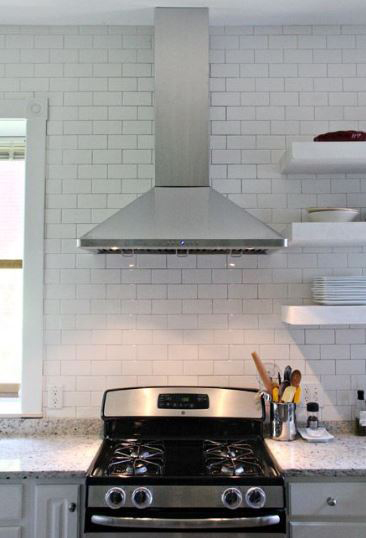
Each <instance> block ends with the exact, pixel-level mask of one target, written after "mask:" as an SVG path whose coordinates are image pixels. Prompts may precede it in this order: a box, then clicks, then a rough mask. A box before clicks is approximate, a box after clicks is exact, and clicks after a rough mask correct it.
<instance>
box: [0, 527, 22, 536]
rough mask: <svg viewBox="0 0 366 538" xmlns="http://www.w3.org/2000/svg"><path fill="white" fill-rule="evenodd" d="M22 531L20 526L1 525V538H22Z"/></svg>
mask: <svg viewBox="0 0 366 538" xmlns="http://www.w3.org/2000/svg"><path fill="white" fill-rule="evenodd" d="M21 532H22V529H21V528H20V527H1V528H0V538H21V536H22V535H21Z"/></svg>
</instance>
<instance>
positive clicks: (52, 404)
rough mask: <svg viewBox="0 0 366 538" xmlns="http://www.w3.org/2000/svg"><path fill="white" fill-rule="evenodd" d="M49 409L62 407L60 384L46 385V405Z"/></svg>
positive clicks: (61, 388)
mask: <svg viewBox="0 0 366 538" xmlns="http://www.w3.org/2000/svg"><path fill="white" fill-rule="evenodd" d="M47 407H48V408H49V409H62V407H63V387H62V386H60V385H51V386H50V387H48V406H47Z"/></svg>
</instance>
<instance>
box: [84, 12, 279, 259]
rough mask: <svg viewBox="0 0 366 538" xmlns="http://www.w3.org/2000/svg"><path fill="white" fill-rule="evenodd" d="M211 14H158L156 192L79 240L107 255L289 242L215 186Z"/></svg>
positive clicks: (255, 248)
mask: <svg viewBox="0 0 366 538" xmlns="http://www.w3.org/2000/svg"><path fill="white" fill-rule="evenodd" d="M208 65H209V64H208V9H207V8H156V9H155V131H156V135H155V160H156V164H155V178H156V179H155V185H156V186H155V188H153V189H151V190H150V191H148V192H147V193H145V194H143V195H142V196H140V197H139V198H137V199H136V200H134V201H133V202H131V203H130V204H129V205H127V206H126V207H124V208H123V209H120V210H119V211H118V212H117V213H115V214H114V215H112V216H111V217H110V218H109V219H107V220H106V221H104V222H102V223H101V224H98V225H97V226H96V227H95V228H93V229H92V230H91V231H90V232H88V233H87V234H85V235H84V236H82V237H81V238H80V239H79V240H78V246H79V247H81V248H83V249H86V250H89V251H92V252H102V253H105V252H108V253H113V252H114V253H118V252H122V253H126V254H129V253H133V252H141V253H166V254H170V253H172V254H173V253H174V254H175V253H177V254H182V255H184V254H188V253H201V252H203V253H217V252H224V253H232V254H238V255H240V254H242V253H244V254H252V253H254V254H258V253H259V254H264V253H266V252H267V251H268V250H273V249H278V248H282V247H286V246H287V239H285V238H283V237H282V236H281V235H280V234H278V233H277V232H276V231H274V230H273V229H272V228H270V227H269V226H267V225H266V224H264V223H263V222H261V221H259V220H258V219H256V218H255V217H253V216H252V215H250V214H249V213H248V212H247V211H245V210H244V209H242V208H241V207H239V206H238V205H237V204H234V203H233V202H231V201H230V200H229V199H228V198H226V197H224V196H223V195H221V194H219V193H218V192H217V191H215V190H213V189H211V188H210V186H209V172H208V163H209V134H208V111H209V102H208V96H209V93H208Z"/></svg>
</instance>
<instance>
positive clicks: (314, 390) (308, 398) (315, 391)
mask: <svg viewBox="0 0 366 538" xmlns="http://www.w3.org/2000/svg"><path fill="white" fill-rule="evenodd" d="M322 396H323V393H322V390H321V388H320V385H318V384H317V383H303V384H302V401H303V402H304V405H305V406H306V404H307V403H309V402H317V403H318V404H319V407H323V405H324V404H323V397H322Z"/></svg>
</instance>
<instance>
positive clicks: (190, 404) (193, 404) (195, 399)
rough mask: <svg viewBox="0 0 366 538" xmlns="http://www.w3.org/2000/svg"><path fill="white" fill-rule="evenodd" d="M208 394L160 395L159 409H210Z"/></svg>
mask: <svg viewBox="0 0 366 538" xmlns="http://www.w3.org/2000/svg"><path fill="white" fill-rule="evenodd" d="M208 408H209V398H208V394H194V393H192V394H181V393H171V394H159V397H158V409H208Z"/></svg>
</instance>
